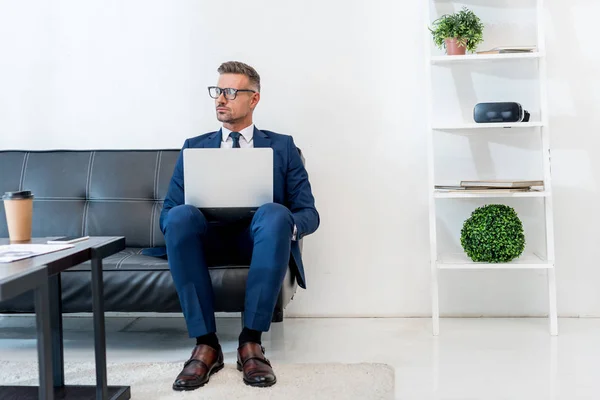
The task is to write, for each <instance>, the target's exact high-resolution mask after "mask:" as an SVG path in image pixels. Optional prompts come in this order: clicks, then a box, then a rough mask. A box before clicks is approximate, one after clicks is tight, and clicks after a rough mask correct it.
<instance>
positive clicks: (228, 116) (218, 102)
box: [215, 74, 260, 124]
mask: <svg viewBox="0 0 600 400" xmlns="http://www.w3.org/2000/svg"><path fill="white" fill-rule="evenodd" d="M217 86H218V87H220V88H221V89H226V88H233V89H252V90H256V88H255V87H252V86H251V85H250V81H249V80H248V77H247V76H246V75H239V74H222V75H220V76H219V81H218V83H217ZM259 100H260V94H259V93H252V92H238V93H237V95H236V97H235V99H233V100H229V99H227V98H225V94H224V93H222V94H221V95H220V96H219V97H218V98H217V99H215V107H216V109H217V119H218V120H219V121H221V122H223V123H230V124H233V123H236V122H238V121H243V120H244V119H245V118H246V117H248V115H252V112H253V111H254V108H255V107H256V105H257V104H258V101H259Z"/></svg>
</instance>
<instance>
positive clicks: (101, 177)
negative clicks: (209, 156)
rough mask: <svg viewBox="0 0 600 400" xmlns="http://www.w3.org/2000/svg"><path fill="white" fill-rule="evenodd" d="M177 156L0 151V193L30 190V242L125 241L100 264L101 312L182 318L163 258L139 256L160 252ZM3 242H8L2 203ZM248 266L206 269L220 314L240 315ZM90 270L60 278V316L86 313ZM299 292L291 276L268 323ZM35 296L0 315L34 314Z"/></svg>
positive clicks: (3, 307)
mask: <svg viewBox="0 0 600 400" xmlns="http://www.w3.org/2000/svg"><path fill="white" fill-rule="evenodd" d="M178 155H179V150H121V151H31V152H25V151H0V194H2V193H4V192H6V191H16V190H31V191H32V192H33V194H34V196H35V200H34V212H33V236H34V237H48V236H64V235H69V236H71V235H89V236H124V237H125V238H126V243H127V248H126V249H125V250H124V251H122V252H120V253H118V254H116V255H114V256H112V257H109V258H107V259H105V260H104V266H103V269H104V291H105V292H104V298H105V307H106V311H116V312H159V313H161V312H165V313H166V312H181V308H180V305H179V300H178V297H177V292H176V291H175V286H174V284H173V280H172V278H171V273H170V271H169V266H168V263H167V261H166V260H165V259H162V258H156V257H149V256H146V255H142V254H141V253H142V250H143V249H144V248H151V247H156V246H164V238H163V235H162V232H161V231H160V228H159V225H158V221H159V216H160V212H161V209H162V201H163V199H164V196H165V194H166V192H167V188H168V185H169V181H170V179H171V175H172V173H173V168H174V166H175V162H176V160H177V157H178ZM0 237H8V229H7V226H6V218H5V215H4V206H3V204H2V201H0ZM248 268H249V266H248V265H217V266H214V267H212V268H211V269H210V276H211V279H212V283H213V287H214V292H215V309H216V311H218V312H243V308H244V294H245V286H246V278H247V274H248ZM90 279H91V273H90V264H89V263H84V264H81V265H78V266H77V267H75V268H72V269H70V270H68V271H66V272H64V273H63V274H62V277H61V282H62V299H63V311H64V312H65V313H75V312H91V311H92V296H91V288H90ZM296 288H297V284H296V281H295V279H294V277H293V275H292V273H291V271H290V270H288V274H287V276H286V278H285V280H284V284H283V287H282V290H281V292H280V295H279V299H278V301H277V305H276V307H275V312H274V314H273V321H274V322H280V321H282V320H283V310H284V308H285V306H286V305H287V304H288V303H289V302H290V300H291V299H292V297H293V295H294V293H295V291H296ZM32 312H34V308H33V296H32V295H31V294H26V295H23V296H21V297H17V298H14V299H11V300H9V301H5V302H2V303H0V313H32Z"/></svg>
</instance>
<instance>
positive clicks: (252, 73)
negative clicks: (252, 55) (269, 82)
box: [217, 61, 260, 92]
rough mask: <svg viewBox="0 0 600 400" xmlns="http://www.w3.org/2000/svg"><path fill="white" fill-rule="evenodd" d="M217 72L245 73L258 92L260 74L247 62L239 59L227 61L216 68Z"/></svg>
mask: <svg viewBox="0 0 600 400" xmlns="http://www.w3.org/2000/svg"><path fill="white" fill-rule="evenodd" d="M217 72H218V73H219V74H221V75H222V74H240V75H246V76H247V77H248V80H249V81H250V84H252V85H254V86H256V88H257V90H258V91H259V92H260V75H258V72H256V70H255V69H254V68H252V67H251V66H249V65H248V64H244V63H243V62H239V61H227V62H224V63H223V64H221V66H220V67H219V69H217Z"/></svg>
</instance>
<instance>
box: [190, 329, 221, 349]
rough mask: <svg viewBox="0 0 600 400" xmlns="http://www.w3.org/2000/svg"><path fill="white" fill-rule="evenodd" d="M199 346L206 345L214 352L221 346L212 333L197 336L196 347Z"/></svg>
mask: <svg viewBox="0 0 600 400" xmlns="http://www.w3.org/2000/svg"><path fill="white" fill-rule="evenodd" d="M199 344H207V345H209V346H210V347H212V348H213V349H215V350H219V349H220V348H221V345H220V344H219V338H217V335H216V334H215V333H214V332H211V333H209V334H206V335H204V336H198V337H197V338H196V346H197V345H199Z"/></svg>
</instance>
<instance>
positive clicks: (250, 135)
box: [221, 124, 254, 149]
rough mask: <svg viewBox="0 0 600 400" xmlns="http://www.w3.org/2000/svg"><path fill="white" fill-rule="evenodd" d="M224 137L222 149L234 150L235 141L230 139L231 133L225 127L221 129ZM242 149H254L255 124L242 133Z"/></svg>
mask: <svg viewBox="0 0 600 400" xmlns="http://www.w3.org/2000/svg"><path fill="white" fill-rule="evenodd" d="M221 132H222V133H223V137H222V138H221V148H222V149H231V148H233V139H232V138H231V137H229V134H230V133H231V131H230V130H229V129H227V128H225V127H223V128H222V129H221ZM240 134H241V136H240V147H241V148H242V149H248V148H252V147H254V140H253V139H254V124H252V125H250V126H247V127H245V128H244V129H242V130H241V131H240Z"/></svg>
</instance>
